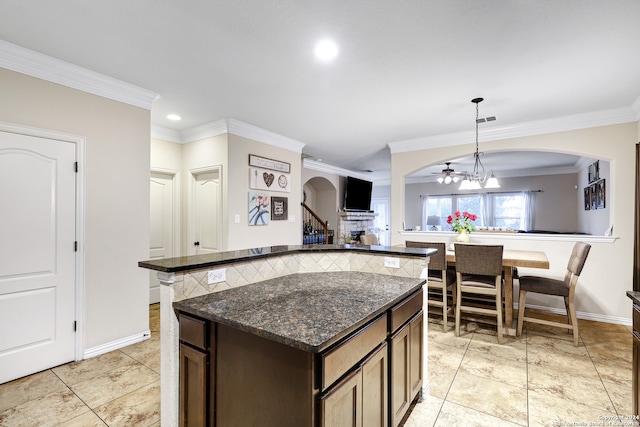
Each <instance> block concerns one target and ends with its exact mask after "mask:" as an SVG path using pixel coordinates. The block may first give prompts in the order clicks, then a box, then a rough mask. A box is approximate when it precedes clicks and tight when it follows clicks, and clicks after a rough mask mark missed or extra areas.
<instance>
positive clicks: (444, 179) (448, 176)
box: [432, 162, 464, 184]
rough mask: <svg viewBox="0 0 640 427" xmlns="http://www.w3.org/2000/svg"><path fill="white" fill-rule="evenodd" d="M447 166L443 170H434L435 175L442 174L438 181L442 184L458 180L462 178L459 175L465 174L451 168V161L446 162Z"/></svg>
mask: <svg viewBox="0 0 640 427" xmlns="http://www.w3.org/2000/svg"><path fill="white" fill-rule="evenodd" d="M445 165H446V166H447V167H446V168H444V169H442V172H432V173H433V174H435V175H438V174H440V175H441V176H439V177H438V179H437V181H438V182H439V183H440V184H443V183H444V184H451V183H452V182H458V180H459V179H460V178H458V177H459V176H464V173H462V172H456V171H455V170H454V169H451V167H450V165H451V162H445Z"/></svg>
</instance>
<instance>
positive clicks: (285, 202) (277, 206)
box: [271, 196, 289, 221]
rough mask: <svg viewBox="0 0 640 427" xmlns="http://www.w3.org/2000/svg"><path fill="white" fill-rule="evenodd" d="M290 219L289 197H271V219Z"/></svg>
mask: <svg viewBox="0 0 640 427" xmlns="http://www.w3.org/2000/svg"><path fill="white" fill-rule="evenodd" d="M287 219H289V199H288V198H287V197H275V196H274V197H272V198H271V220H272V221H286V220H287Z"/></svg>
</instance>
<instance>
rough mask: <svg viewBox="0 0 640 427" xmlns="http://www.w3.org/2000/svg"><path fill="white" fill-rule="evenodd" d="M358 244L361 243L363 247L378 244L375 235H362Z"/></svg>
mask: <svg viewBox="0 0 640 427" xmlns="http://www.w3.org/2000/svg"><path fill="white" fill-rule="evenodd" d="M360 243H362V244H363V245H369V246H372V245H377V244H378V238H377V237H376V235H375V234H363V235H362V236H360Z"/></svg>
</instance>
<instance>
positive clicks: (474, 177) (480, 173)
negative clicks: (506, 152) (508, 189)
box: [459, 98, 500, 190]
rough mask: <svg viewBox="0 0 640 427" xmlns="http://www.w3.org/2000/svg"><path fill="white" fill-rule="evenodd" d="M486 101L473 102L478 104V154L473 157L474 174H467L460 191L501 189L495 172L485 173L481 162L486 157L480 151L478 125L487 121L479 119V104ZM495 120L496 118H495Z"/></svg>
mask: <svg viewBox="0 0 640 427" xmlns="http://www.w3.org/2000/svg"><path fill="white" fill-rule="evenodd" d="M482 101H484V98H474V99H472V100H471V102H473V103H474V104H476V152H475V153H473V157H474V159H475V162H474V165H473V173H471V174H470V173H466V174H465V176H464V178H463V179H462V182H461V183H460V187H459V189H460V190H479V189H480V188H482V184H485V183H486V184H485V185H484V188H500V184H499V183H498V179H497V178H496V177H495V175H494V174H493V170H489V171H486V172H485V169H484V165H483V164H482V161H481V160H480V156H484V153H481V152H480V151H479V150H478V123H479V122H481V121H483V122H484V121H485V119H478V104H480V103H481V102H482ZM493 119H494V120H495V118H493Z"/></svg>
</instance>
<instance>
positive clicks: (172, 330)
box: [139, 245, 433, 425]
mask: <svg viewBox="0 0 640 427" xmlns="http://www.w3.org/2000/svg"><path fill="white" fill-rule="evenodd" d="M432 252H433V251H432V250H426V249H414V248H390V247H382V246H371V247H369V246H362V245H320V246H313V247H310V246H278V247H267V248H255V249H247V250H243V251H233V252H224V253H218V254H211V255H199V256H193V257H180V258H172V259H168V260H167V259H165V260H154V261H144V262H140V263H139V265H140V266H141V267H144V268H149V269H152V270H156V271H157V272H158V277H159V278H160V280H161V284H162V285H164V286H162V287H161V351H162V357H161V381H162V392H161V393H162V423H163V425H177V424H178V419H179V410H178V409H179V404H178V401H179V398H178V397H179V396H178V384H181V382H180V380H181V378H180V374H179V366H180V361H181V360H180V357H179V356H180V353H179V348H180V345H183V344H185V340H184V339H183V340H182V342H180V334H179V331H180V332H182V323H180V324H179V323H178V318H177V316H176V312H174V309H173V303H178V302H182V303H184V302H183V301H184V300H187V299H189V298H193V297H199V296H202V295H207V294H212V293H215V292H220V291H222V290H229V289H234V290H235V289H236V288H237V289H242V287H247V286H248V285H251V284H260V282H263V283H262V285H264V284H265V283H264V282H265V281H270V280H271V279H279V280H288V279H284V278H285V276H291V275H303V276H306V273H319V274H320V276H322V277H328V276H327V275H328V274H333V273H347V272H351V273H356V274H355V276H351V279H352V280H354V281H355V282H356V283H357V282H358V281H357V280H356V279H355V278H356V277H359V276H362V277H364V275H365V273H367V274H369V273H371V274H374V275H376V276H378V275H385V276H392V278H393V277H395V278H412V280H413V286H414V287H418V288H419V287H420V286H421V285H420V284H421V283H422V280H416V279H419V277H420V275H421V273H422V271H423V269H424V268H426V265H427V262H428V255H429V254H430V253H432ZM221 269H223V272H222V274H221V272H220V271H219V270H221ZM212 270H214V271H216V274H215V275H216V277H218V278H220V277H223V278H224V280H222V281H219V282H218V283H211V284H209V283H208V282H209V280H208V279H209V276H210V274H208V273H209V272H210V271H212ZM345 277H347V276H345ZM322 283H327V282H326V281H324V282H322ZM247 289H249V291H251V288H250V287H248V288H247ZM409 293H411V291H409ZM404 296H405V297H406V296H408V295H406V294H405V295H404ZM398 298H402V297H401V296H399V297H398ZM338 300H339V298H338V297H337V296H334V298H333V301H334V302H338ZM392 303H393V302H392ZM414 304H415V300H414ZM421 304H425V305H426V298H425V299H424V303H421ZM178 307H179V305H177V306H176V308H178ZM384 307H385V304H382V306H381V307H379V309H378V310H374V312H377V314H371V315H372V316H374V317H375V319H371V318H370V316H364V317H363V319H362V321H363V322H365V323H367V322H371V321H374V320H377V321H379V323H375V324H376V325H377V327H376V328H374V330H375V331H378V333H379V332H380V331H381V330H382V329H384V334H385V340H386V339H387V338H391V337H388V333H389V330H388V328H389V325H388V317H387V320H386V321H382V320H380V318H381V317H383V316H388V315H389V313H386V311H388V310H387V309H385V308H384ZM380 310H381V311H380ZM246 311H248V312H255V309H254V308H249V309H247V310H246ZM290 313H291V311H290V310H289V311H288V312H287V313H286V314H290ZM185 315H187V316H190V317H191V318H192V319H195V320H196V322H195V323H196V324H200V325H203V326H202V330H206V331H207V333H208V334H209V335H208V338H206V339H204V338H202V340H203V341H201V342H200V345H208V343H210V342H216V341H215V340H213V341H212V339H211V335H210V334H211V330H210V326H204V325H206V324H207V322H213V323H215V324H218V323H217V322H216V321H215V319H207V318H206V316H205V317H201V316H202V313H201V314H200V315H198V314H194V313H187V312H186V311H185ZM376 316H377V317H376ZM367 319H368V320H367ZM218 320H220V319H218ZM409 320H411V319H409ZM356 323H357V324H355V325H352V328H346V330H344V331H343V332H341V333H340V334H337V336H334V337H333V338H332V339H333V340H334V341H335V342H333V344H332V343H331V342H327V343H324V342H320V343H316V344H313V343H311V344H312V346H316V347H317V348H316V349H315V350H313V349H312V348H308V349H306V350H303V349H300V348H297V350H300V351H306V352H307V353H309V354H316V355H317V354H320V353H323V351H330V348H332V345H336V344H337V343H338V342H342V340H343V339H346V338H347V337H351V336H353V334H354V333H355V331H356V330H360V327H361V326H363V325H362V324H361V322H356ZM367 324H368V323H367ZM383 324H384V325H385V327H384V328H382V327H381V326H380V325H383ZM420 324H422V323H421V322H420ZM231 326H233V325H226V324H222V326H216V327H214V328H213V329H214V330H216V329H219V328H222V329H223V330H225V329H228V328H230V327H231ZM237 326H238V325H236V326H235V327H233V328H232V329H233V330H234V331H239V332H242V333H247V331H243V330H242V329H238V328H237ZM405 326H406V325H405ZM365 329H366V328H365ZM400 329H402V330H403V334H404V335H403V338H398V340H403V342H404V343H405V345H407V344H408V343H409V341H408V338H407V336H406V335H407V334H408V332H407V330H406V329H405V328H404V327H402V328H400ZM419 329H420V330H422V334H424V331H423V329H424V328H422V327H420V328H419ZM417 330H418V329H416V328H414V329H413V332H414V335H415V334H416V331H417ZM254 332H255V331H254ZM263 332H265V331H263ZM398 332H399V331H398ZM203 333H204V332H203ZM265 333H266V332H265ZM241 335H242V334H241ZM248 335H251V336H252V337H253V336H257V337H259V338H261V339H262V338H265V337H264V336H260V335H255V334H252V333H248ZM355 335H357V333H356V334H355ZM374 336H375V337H379V335H378V334H374ZM270 338H273V337H267V341H269V342H277V341H276V340H272V339H270ZM396 338H397V337H396ZM217 339H219V336H218V338H216V340H217ZM375 339H377V338H375ZM375 339H374V341H375ZM392 339H393V338H392ZM330 341H331V340H330ZM414 341H415V340H414ZM380 342H382V341H380ZM422 342H423V346H422V363H421V367H422V375H421V378H423V379H424V381H423V382H422V390H423V393H425V392H427V389H428V382H427V381H426V371H427V363H426V339H423V340H422ZM186 343H187V345H189V346H192V347H193V345H192V344H189V343H188V341H186ZM278 344H280V345H286V346H288V347H289V348H291V349H296V347H295V346H291V345H289V344H284V343H278ZM307 344H309V343H307ZM325 344H326V346H325ZM367 345H369V341H367ZM327 346H328V347H327ZM365 347H366V345H365ZM193 349H197V347H195V348H192V350H193ZM314 351H316V352H317V353H314ZM206 353H207V350H206V347H205V350H202V353H200V356H202V355H203V354H206ZM347 353H352V352H347ZM383 353H384V351H383V352H381V353H376V354H378V356H379V355H380V354H383ZM367 355H369V356H371V354H370V353H367ZM314 357H315V356H314ZM415 359H416V358H415V357H414V362H415ZM361 362H364V361H363V360H362V359H359V360H358V361H357V363H355V364H354V365H352V367H353V366H355V365H356V364H358V363H361ZM385 363H386V362H385ZM314 369H315V370H314V372H315V374H314V375H318V372H320V371H321V370H320V369H316V368H314ZM336 375H337V374H336ZM350 378H351V377H350ZM342 379H344V380H346V378H342ZM351 379H353V378H351ZM337 380H340V378H338V379H337ZM327 381H328V380H327ZM407 382H408V380H407ZM334 383H335V381H333V382H332V383H331V384H327V387H329V386H331V385H332V384H334ZM320 387H321V388H322V390H327V387H323V386H320ZM322 390H320V389H318V391H316V392H314V393H320V394H322ZM408 394H409V393H407V395H408ZM247 404H248V405H249V406H248V407H250V406H251V405H250V404H249V403H247ZM192 406H193V405H192ZM208 410H209V411H211V409H210V408H209V409H208ZM318 416H319V415H317V413H316V414H315V415H314V417H315V419H316V420H317V419H318Z"/></svg>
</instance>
